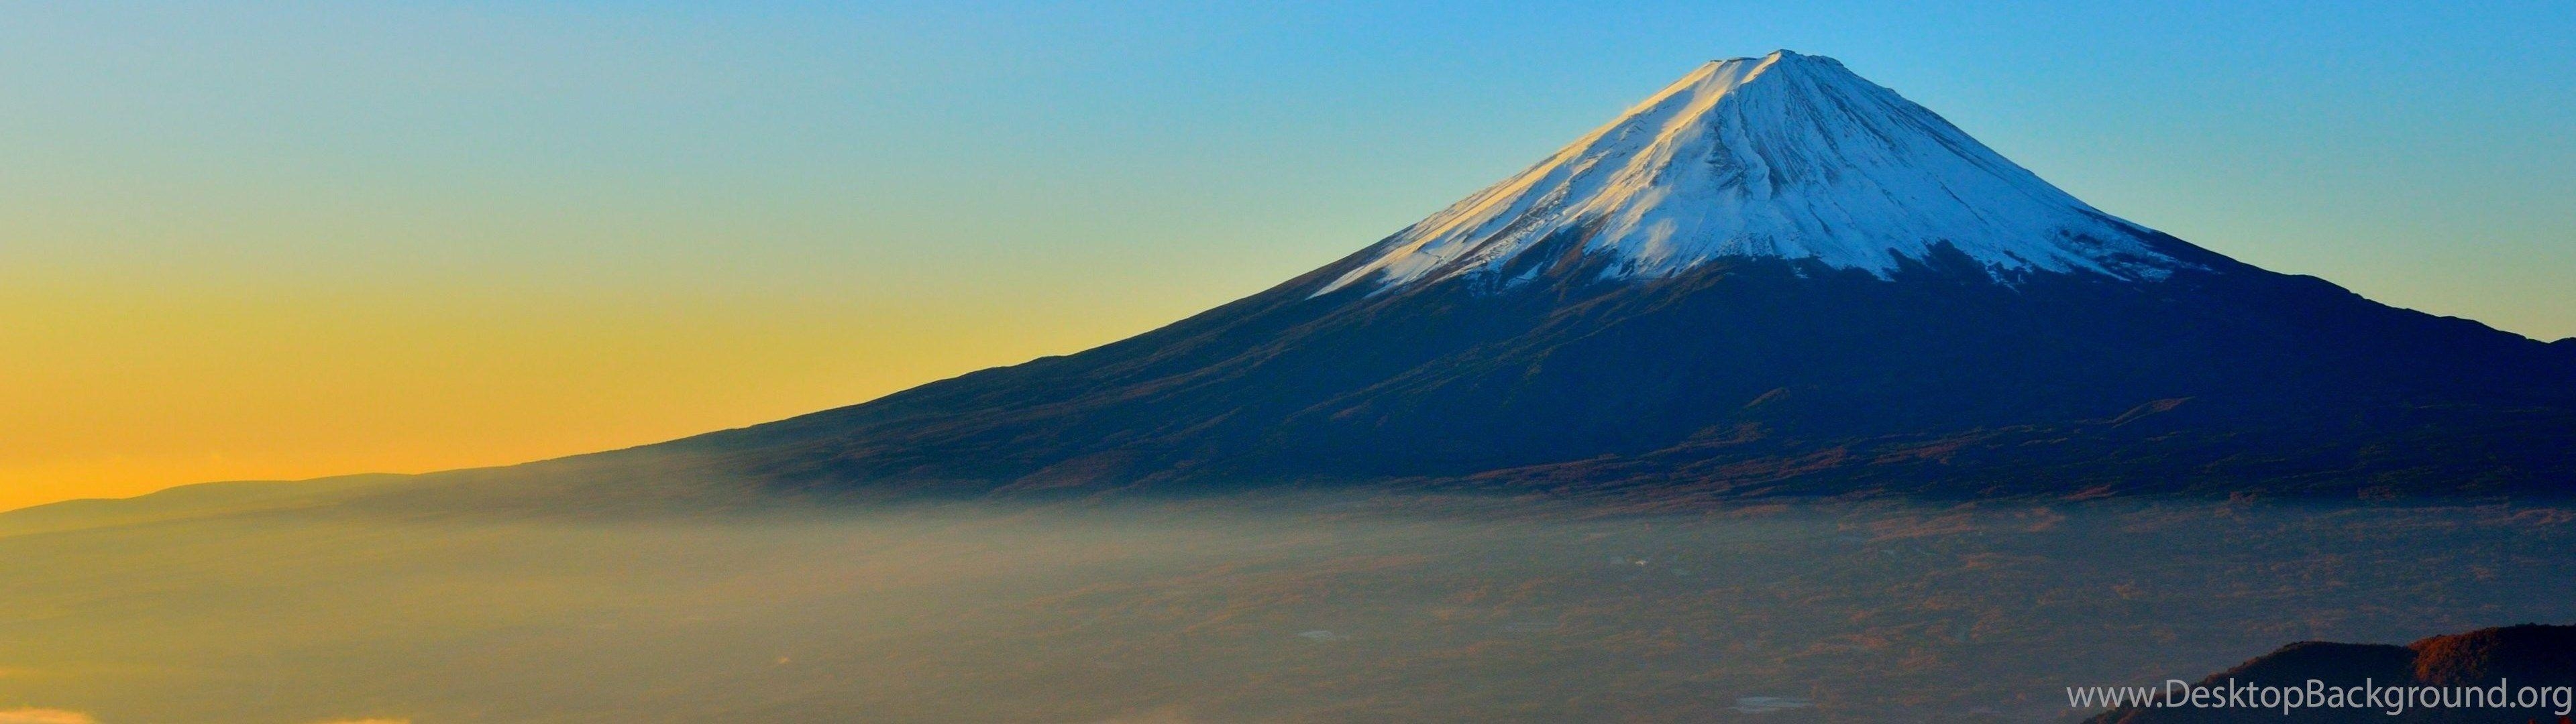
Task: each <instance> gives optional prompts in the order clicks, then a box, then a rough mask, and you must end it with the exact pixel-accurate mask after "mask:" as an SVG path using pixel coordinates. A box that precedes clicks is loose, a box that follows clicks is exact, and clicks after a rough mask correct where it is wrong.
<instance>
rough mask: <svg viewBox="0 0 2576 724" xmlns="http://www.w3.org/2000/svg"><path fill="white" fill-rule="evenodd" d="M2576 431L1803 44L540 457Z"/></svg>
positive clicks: (2520, 367)
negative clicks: (745, 398)
mask: <svg viewBox="0 0 2576 724" xmlns="http://www.w3.org/2000/svg"><path fill="white" fill-rule="evenodd" d="M2571 442H2576V355H2571V354H2569V353H2568V351H2567V349H2566V345H2565V344H2563V343H2562V344H2557V345H2551V344H2544V343H2541V342H2537V341H2533V340H2529V339H2525V338H2523V337H2520V336H2518V335H2513V334H2509V333H2505V332H2500V331H2496V330H2493V329H2490V328H2488V327H2486V326H2484V325H2480V324H2478V323H2476V322H2472V321H2468V320H2462V319H2454V318H2443V317H2434V316H2430V315H2426V314H2422V313H2418V312H2414V311H2409V310H2402V309H2395V308H2391V307H2387V306H2384V305H2380V304H2377V303H2374V302H2371V301H2369V300H2367V299H2363V298H2361V297H2359V296H2356V295H2354V294H2352V293H2350V292H2347V291H2345V290H2343V289H2341V288H2339V287H2336V286H2334V285H2332V284H2329V283H2327V282H2324V281H2321V280H2317V279H2314V278H2310V277H2301V276H2289V275H2282V274H2276V273H2272V272H2268V271H2265V270H2262V269H2257V268H2254V267H2252V266H2248V265H2245V264H2242V263H2239V262H2236V261H2233V260H2231V259H2228V258H2226V257H2224V256H2221V255H2218V254H2215V253H2212V252H2209V251H2207V250H2203V249H2200V248H2198V247H2195V246H2192V245H2190V244H2188V243H2185V242H2183V241H2181V240H2179V239H2175V238H2173V237H2170V236H2167V235H2164V234H2161V233H2157V232H2155V231H2152V230H2149V229H2146V228H2144V227H2140V226H2137V225H2135V224H2131V223H2129V222H2126V221H2122V220H2120V219H2117V218H2114V217H2111V216H2109V215H2107V214H2103V213H2102V212H2100V211H2097V210H2094V209H2092V208H2091V207H2089V206H2086V205H2084V204H2083V203H2082V202H2080V201H2077V200H2075V199H2074V198H2072V197H2070V196H2066V195H2065V194H2064V193H2063V192H2061V191H2058V190H2057V189H2055V188H2054V187H2051V186H2048V185H2047V184H2046V183H2045V182H2043V181H2040V180H2039V179H2038V178H2037V177H2036V176H2032V175H2030V173H2029V172H2028V171H2026V170H2023V169H2021V168H2020V167H2018V166H2015V165H2013V164H2011V162H2009V161H2006V160H2004V159H2002V157H2000V156H1998V155H1995V154H1994V152H1993V151H1992V150H1991V149H1987V148H1985V147H1984V146H1983V145H1981V144H1977V143H1976V141H1974V140H1973V139H1971V138H1968V137H1967V136H1966V134H1964V133H1962V132H1960V131H1959V130H1958V129H1956V128H1955V127H1952V126H1950V125H1949V124H1948V123H1947V122H1946V121H1943V120H1941V119H1940V117H1939V116H1937V115H1934V114H1932V113H1931V112H1930V111H1928V110H1924V109H1922V108H1921V107H1920V106H1916V105H1914V104H1912V103H1911V102H1908V101H1905V100H1904V99H1903V98H1901V97H1899V96H1897V95H1896V94H1895V93H1894V92H1892V91H1888V90H1887V89H1885V88H1881V87H1879V86H1876V85H1874V84H1870V83H1869V82H1868V81H1865V80H1861V79H1860V78H1859V77H1858V76H1855V75H1852V74H1851V73H1850V72H1849V71H1847V70H1844V69H1843V67H1842V66H1841V65H1840V64H1839V63H1835V62H1833V61H1831V60H1830V59H1823V58H1815V57H1810V56H1800V55H1796V54H1793V53H1786V52H1783V53H1775V54H1773V55H1772V56H1768V57H1765V58H1758V59H1754V58H1747V59H1738V60H1733V61H1721V62H1718V63H1712V64H1710V65H1709V66H1706V67H1703V68H1702V69H1700V70H1699V71H1695V72H1694V73H1692V74H1691V75H1690V76H1688V77H1685V78H1684V79H1683V80H1682V81H1681V82H1679V83H1676V84H1675V85H1674V86H1673V87H1672V88H1668V89H1666V90H1665V91H1663V92H1661V93H1658V94H1656V95H1655V96H1653V97H1651V98H1649V99H1648V101H1647V102H1646V103H1644V104H1641V105H1640V106H1639V107H1638V108H1637V109H1635V110H1632V111H1631V112H1630V113H1629V114H1627V115H1626V116H1623V117H1622V118H1620V119H1618V120H1617V121H1614V122H1613V123H1611V124H1610V125H1608V126H1605V127H1604V128H1603V129H1601V130H1599V131H1596V132H1594V133H1593V134H1590V135H1588V136H1586V137H1585V138H1583V139H1581V140H1579V141H1577V142H1576V143H1575V144H1574V145H1572V146H1569V147H1568V148H1567V149H1565V150H1563V151H1560V152H1559V153H1558V154H1556V155H1554V156H1552V157H1550V158H1549V159H1548V160H1547V161H1544V162H1542V163H1541V164H1539V165H1537V166H1534V167H1532V168H1531V169H1530V170H1529V171H1527V172H1524V173H1523V174H1521V175H1519V176H1515V177H1514V178H1512V179H1508V180H1506V181H1504V182H1503V183H1501V184H1497V185H1496V186H1495V187H1494V188H1491V189H1487V190H1486V191H1483V192H1480V193H1478V194H1477V195H1475V196H1472V197H1470V198H1468V199H1467V200H1465V201H1462V202H1460V203H1459V204H1458V205H1457V206H1455V207H1452V208H1451V209H1449V210H1446V211H1443V212H1441V213H1440V214H1438V215H1435V216H1433V217H1431V218H1430V219H1426V220H1425V221H1424V222H1422V223H1420V224H1416V225H1415V226H1414V227H1411V228H1408V229H1406V230H1405V231H1403V232H1400V233H1398V234H1396V235H1395V236H1392V237H1389V238H1388V239H1386V240H1384V241H1382V242H1380V243H1378V244H1376V245H1373V246H1370V247H1368V248H1366V249H1363V250H1361V251H1359V252H1358V253H1355V254H1353V255H1352V256H1350V257H1348V258H1345V259H1343V260H1341V261H1339V262H1336V263H1334V264H1331V265H1327V266H1325V267H1323V268H1321V269H1317V270H1315V271H1312V272H1309V273H1307V274H1305V275H1303V276H1300V277H1298V278H1296V279H1292V280H1290V281H1288V282H1286V283H1284V284H1281V285H1279V286H1277V287H1275V288H1272V289H1270V290H1268V291H1265V292H1262V293H1260V294H1256V295H1254V296H1252V297H1249V298H1246V299H1243V300H1240V301H1236V302H1234V303H1231V304H1227V305H1225V306H1222V307H1219V308H1216V309H1213V310H1210V311H1208V312H1205V313H1202V314H1199V315H1197V316H1194V317H1191V318H1189V319H1186V320H1183V321H1180V322H1178V323H1175V324H1172V325H1170V326H1168V327H1164V328H1162V329H1158V330H1155V331H1152V332H1149V333H1146V334H1143V335H1139V336H1137V337H1134V338H1131V339H1127V340H1124V341H1120V342H1117V343H1113V344H1110V345H1106V346H1103V347H1100V348H1097V349H1093V350H1090V351H1086V352H1082V353H1080V354H1075V355H1071V356H1066V357H1052V358H1045V359H1040V360H1036V361H1032V362H1029V363H1026V364H1022V365H1018V366H1013V367H1007V368H998V369H991V370H985V371H982V372H977V373H974V374H969V375H965V376H962V377H958V378H955V379H950V380H945V381H941V382H937V383H932V384H928V385H923V386H921V387H918V388H915V389H912V390H908V391H905V392H901V393H897V394H894V395H890V396H887V397H885V398H883V399H879V400H876V401H874V402H869V403H866V404H862V405H856V406H852V407H847V408H842V409H837V410H831V411H826V412H821V413H816V414H812V415H807V416H804V417H799V418H794V419H790V420H785V421H781V422H776V423H771V424H767V425H761V426H757V427H751V428H746V429H740V430H730V431H725V432H719V433H713V434H709V435H704V436H700V437H695V438H690V439H686V440H681V441H676V442H672V443H666V444H663V445H659V446H652V447H648V448H641V449H638V450H633V451H623V452H618V453H609V454H604V455H599V456H590V457H586V458H577V459H573V460H567V461H559V462H557V463H554V464H550V465H547V466H542V467H543V468H544V469H546V470H550V471H558V472H559V471H561V470H563V469H565V468H566V466H571V467H573V468H578V469H581V470H586V471H590V472H591V473H595V474H597V475H598V476H599V477H598V479H599V480H602V481H609V480H617V479H619V475H620V474H621V473H620V472H619V471H621V470H630V471H642V470H646V469H648V468H649V469H650V470H652V471H653V474H655V475H668V474H670V473H671V471H672V468H671V464H672V461H674V460H681V461H687V465H686V466H685V467H687V468H690V469H694V470H697V471H700V472H718V473H722V474H724V475H726V476H732V477H733V478H735V479H748V480H753V481H757V484H758V485H761V486H765V487H769V488H772V489H785V490H800V491H816V492H829V493H836V494H837V493H857V494H870V495H873V494H900V493H924V492H927V493H941V494H968V495H980V494H987V493H994V492H1005V493H1015V492H1027V491H1040V490H1059V491H1060V492H1075V493H1080V492H1096V491H1104V490H1113V489H1119V490H1126V489H1144V490H1156V491H1190V490H1204V489H1209V488H1213V487H1225V486H1243V485H1259V484H1272V483H1281V482H1307V483H1312V482H1319V481H1362V480H1385V479H1415V482H1417V483H1419V484H1424V485H1457V486H1470V487H1488V486H1491V487H1507V488H1523V487H1536V488H1543V489H1548V490H1554V491H1560V492H1574V493H1592V492H1616V493H1620V494H1628V495H1648V496H1679V497H1691V496H1704V495H1747V494H1775V493H1795V494H1837V493H1844V492H1851V491H1893V492H1906V493H1914V494H1923V495H1934V496H1948V495H1958V496H1973V495H1992V494H2079V493H2080V494H2087V495H2091V494H2104V493H2125V492H2158V491H2162V492H2172V491H2190V492H2236V491H2246V490H2259V491H2268V492H2279V493H2300V494H2324V495H2335V496H2352V495H2363V496H2386V495H2401V494H2471V495H2484V494H2500V493H2511V494H2532V493H2556V492H2558V491H2561V490H2563V489H2565V488H2566V487H2567V485H2568V483H2569V482H2570V481H2571V480H2576V452H2571V448H2576V445H2571V444H2569V443H2571ZM637 474H641V473H637Z"/></svg>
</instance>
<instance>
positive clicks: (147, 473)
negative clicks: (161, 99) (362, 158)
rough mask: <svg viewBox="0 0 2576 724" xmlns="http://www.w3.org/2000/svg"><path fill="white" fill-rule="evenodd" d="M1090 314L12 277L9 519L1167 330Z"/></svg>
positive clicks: (3, 388) (700, 417) (549, 444)
mask: <svg viewBox="0 0 2576 724" xmlns="http://www.w3.org/2000/svg"><path fill="white" fill-rule="evenodd" d="M1087 311H1088V313H1089V314H1090V315H1092V316H1095V317H1105V318H1111V321H1104V320H1102V319H1092V320H1084V319H1081V318H1080V317H1081V316H1083V314H1084V312H1083V311H1081V310H1068V311H1067V313H1066V314H1064V315H1062V316H1060V317H1059V316H1042V317H1033V316H1029V315H1026V314H1012V315H1005V314H1002V313H1000V311H999V310H985V311H979V310H975V309H964V310H952V311H949V312H947V313H942V314H927V313H918V312H917V311H909V310H905V309H901V308H891V307H883V306H879V307H874V308H871V307H869V306H868V305H856V304H842V305H833V304H827V303H817V302H813V301H810V300H788V299H771V300H762V299H742V298H734V299H667V298H666V299H631V298H630V299H616V298H563V297H562V295H553V296H548V295H538V294H525V293H518V294H514V293H486V294H483V295H479V296H478V295H471V294H460V295H454V296H440V295H433V294H408V293H399V292H387V291H384V290H375V291H359V290H346V289H343V290H312V289H307V290H303V291H298V292H291V293H289V292H273V291H261V292H257V293H224V292H220V291H216V290H207V289H194V290H190V289H177V290H173V289H169V288H161V289H156V290H149V291H137V290H133V289H117V290H115V291H113V292H111V291H107V290H106V289H104V288H99V289H94V290H92V291H78V290H70V289H64V288H59V287H57V288H53V289H44V288H40V287H36V286H33V285H25V284H20V285H10V286H7V287H5V288H0V379H7V380H11V383H10V384H8V385H0V409H6V410H9V411H10V413H9V414H6V415H0V440H5V441H6V443H5V444H0V510H6V509H14V508H20V507H25V506H30V505H38V504H42V503H47V502H53V501H59V500H66V499H74V498H95V497H125V496H132V495H139V494H143V493H148V492H151V491H154V490H159V489H163V488H168V487H171V486H175V485H183V484H189V483H198V482H208V481H217V480H253V479H302V478H312V477H321V476H328V475H339V474H348V473H363V472H426V471H433V470H444V469H454V468H461V467H475V466H484V465H503V464H511V463H518V462H526V461H530V460H537V459H543V458H548V457H556V456H561V455H569V454H577V453H584V452H594V451H598V450H606V449H613V448H619V447H625V446H630V445H638V444H644V443H651V442H657V441H661V440H667V439H671V438H676V437H682V436H686V435H690V434H695V433H700V432H707V431H711V430H717V429H722V428H726V427H735V426H741V425H747V424H753V423H758V422H764V421H768V420H774V419H779V418H783V417H788V416H791V415H795V414H800V413H804V412H811V411H815V410H819V409H825V408H829V407H834V406H839V405H846V404H851V403H856V402H861V401H864V400H867V399H870V398H873V397H876V396H879V395H883V394H885V393H888V392H892V391H895V390H898V389H902V388H904V387H909V386H911V385H914V384H918V383H921V382H926V381H929V380H933V379H938V378H942V377H948V376H953V375H956V374H960V373H963V372H967V371H971V370H974V369H978V368H982V367H987V366H992V365H997V364H1009V363H1014V362H1019V361H1023V360H1026V359H1028V358H1031V357H1035V356H1038V355H1042V354H1055V353H1063V352H1068V351H1073V350H1075V349H1079V348H1081V347H1084V346H1088V345H1089V344H1091V343H1096V342H1098V341H1100V340H1102V339H1106V338H1111V337H1115V336H1118V335H1121V334H1124V333H1131V332H1133V331H1136V329H1135V327H1136V326H1138V325H1144V326H1150V324H1151V323H1152V322H1151V321H1150V320H1140V319H1139V318H1138V316H1137V315H1136V314H1132V313H1129V314H1121V313H1117V312H1115V311H1107V310H1099V309H1091V310H1087ZM1121 324H1125V325H1127V327H1126V328H1121V327H1120V326H1119V325H1121Z"/></svg>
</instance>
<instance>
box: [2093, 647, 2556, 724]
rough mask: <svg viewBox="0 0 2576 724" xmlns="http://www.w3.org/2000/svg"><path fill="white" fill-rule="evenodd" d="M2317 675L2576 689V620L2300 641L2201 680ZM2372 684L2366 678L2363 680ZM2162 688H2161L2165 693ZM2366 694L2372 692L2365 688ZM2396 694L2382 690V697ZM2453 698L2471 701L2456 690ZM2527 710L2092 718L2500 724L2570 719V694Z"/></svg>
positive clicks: (2111, 715)
mask: <svg viewBox="0 0 2576 724" xmlns="http://www.w3.org/2000/svg"><path fill="white" fill-rule="evenodd" d="M2309 679H2316V680H2318V681H2321V682H2324V683H2325V684H2326V685H2328V686H2335V687H2355V686H2365V685H2367V686H2379V687H2426V686H2430V687H2445V688H2455V687H2467V686H2474V687H2480V688H2491V687H2494V686H2495V685H2496V684H2497V683H2498V682H2499V681H2501V682H2504V683H2506V685H2507V686H2508V687H2509V688H2508V689H2506V693H2508V694H2511V693H2513V692H2514V690H2515V689H2518V688H2520V687H2524V686H2530V687H2541V688H2543V689H2544V690H2545V689H2546V688H2549V687H2569V686H2576V626H2543V625H2536V624H2523V625H2520V626H2506V627H2502V628H2489V629H2479V630H2476V631H2471V632H2468V633H2461V634H2448V635H2443V636H2433V637H2429V638H2426V639H2424V640H2421V641H2417V642H2415V643H2412V644H2408V645H2405V646H2391V645H2387V644H2344V643H2331V642H2324V641H2302V642H2299V643H2294V644H2290V645H2288V646H2283V647H2281V648H2280V650H2278V651H2274V652H2272V653H2269V654H2264V655H2262V656H2259V657H2255V658H2254V659H2253V660H2251V661H2247V662H2245V663H2243V664H2239V665H2237V666H2236V668H2232V669H2228V670H2226V671H2221V672H2218V673H2215V674H2211V675H2209V676H2207V677H2203V678H2202V679H2200V680H2199V681H2198V682H2195V683H2196V684H2197V685H2200V686H2209V687H2218V686H2224V685H2226V684H2227V682H2230V681H2233V682H2235V683H2236V685H2238V686H2246V685H2253V686H2278V687H2305V686H2306V684H2307V681H2308V680H2309ZM2365 682H2367V684H2365ZM2161 691H2162V690H2161V689H2159V694H2161ZM2365 691H2367V690H2366V689H2365ZM2391 696H2394V695H2385V694H2384V695H2381V698H2382V700H2383V701H2385V700H2387V699H2388V697H2391ZM2449 696H2450V701H2452V702H2454V703H2461V704H2465V703H2466V699H2465V695H2463V694H2460V693H2457V692H2454V693H2452V694H2450V695H2449ZM2540 701H2542V705H2541V706H2538V707H2527V708H2520V709H2514V708H2502V709H2498V708H2487V707H2471V706H2438V707H2418V706H2414V705H2412V703H2411V702H2410V704H2409V706H2407V707H2405V709H2406V710H2404V711H2401V712H2400V713H2399V714H2397V715H2390V714H2388V713H2387V712H2388V711H2390V710H2392V709H2397V707H2395V706H2394V705H2389V706H2378V707H2319V708H2315V709H2308V710H2303V711H2295V712H2294V713H2293V714H2291V715H2286V716H2285V715H2284V714H2283V713H2282V711H2281V710H2280V709H2278V708H2274V709H2261V708H2247V707H2231V708H2215V707H2210V708H2142V707H2124V708H2121V709H2116V710H2113V711H2109V712H2104V713H2103V714H2101V715H2099V716H2095V717H2093V718H2092V719H2089V720H2087V722H2088V723H2089V724H2187V723H2201V722H2206V723H2209V724H2217V723H2220V722H2284V721H2286V722H2384V721H2395V722H2459V723H2461V724H2468V723H2471V722H2493V723H2495V724H2522V723H2523V722H2534V721H2564V720H2563V719H2561V718H2560V717H2563V716H2566V715H2565V714H2562V713H2560V712H2562V711H2564V710H2565V709H2564V707H2565V701H2564V700H2550V699H2541V700H2540Z"/></svg>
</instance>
